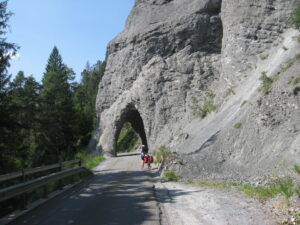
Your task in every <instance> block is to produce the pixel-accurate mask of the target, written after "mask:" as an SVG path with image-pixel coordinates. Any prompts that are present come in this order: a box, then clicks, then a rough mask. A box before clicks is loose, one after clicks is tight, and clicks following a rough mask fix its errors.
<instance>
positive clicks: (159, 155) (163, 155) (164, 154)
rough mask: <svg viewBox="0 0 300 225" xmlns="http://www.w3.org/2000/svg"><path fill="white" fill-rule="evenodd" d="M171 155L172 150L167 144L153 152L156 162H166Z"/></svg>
mask: <svg viewBox="0 0 300 225" xmlns="http://www.w3.org/2000/svg"><path fill="white" fill-rule="evenodd" d="M171 155H172V152H170V151H169V149H168V148H167V147H166V146H164V145H162V146H160V147H159V148H158V149H157V150H154V152H153V157H154V163H155V164H157V163H162V162H165V161H166V160H168V158H169V157H170V156H171Z"/></svg>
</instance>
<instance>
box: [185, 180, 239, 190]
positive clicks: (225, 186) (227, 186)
mask: <svg viewBox="0 0 300 225" xmlns="http://www.w3.org/2000/svg"><path fill="white" fill-rule="evenodd" d="M187 184H195V185H199V186H203V187H212V188H218V189H230V188H232V187H236V186H238V183H235V182H208V181H199V182H194V181H192V180H189V181H188V182H187Z"/></svg>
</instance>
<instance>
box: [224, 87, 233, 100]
mask: <svg viewBox="0 0 300 225" xmlns="http://www.w3.org/2000/svg"><path fill="white" fill-rule="evenodd" d="M229 95H235V91H234V89H233V88H228V89H227V90H226V92H225V98H226V97H228V96H229Z"/></svg>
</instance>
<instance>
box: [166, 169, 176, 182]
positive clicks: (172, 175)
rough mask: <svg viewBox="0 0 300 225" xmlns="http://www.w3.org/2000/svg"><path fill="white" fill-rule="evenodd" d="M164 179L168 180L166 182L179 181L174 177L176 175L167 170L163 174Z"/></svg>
mask: <svg viewBox="0 0 300 225" xmlns="http://www.w3.org/2000/svg"><path fill="white" fill-rule="evenodd" d="M164 177H165V178H166V179H167V180H168V181H175V182H178V181H179V180H180V177H179V176H177V175H176V173H175V172H174V171H172V170H168V171H165V173H164Z"/></svg>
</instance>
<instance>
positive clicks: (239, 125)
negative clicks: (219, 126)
mask: <svg viewBox="0 0 300 225" xmlns="http://www.w3.org/2000/svg"><path fill="white" fill-rule="evenodd" d="M241 126H242V123H240V122H238V123H236V124H234V126H233V127H234V128H237V129H239V128H241Z"/></svg>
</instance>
